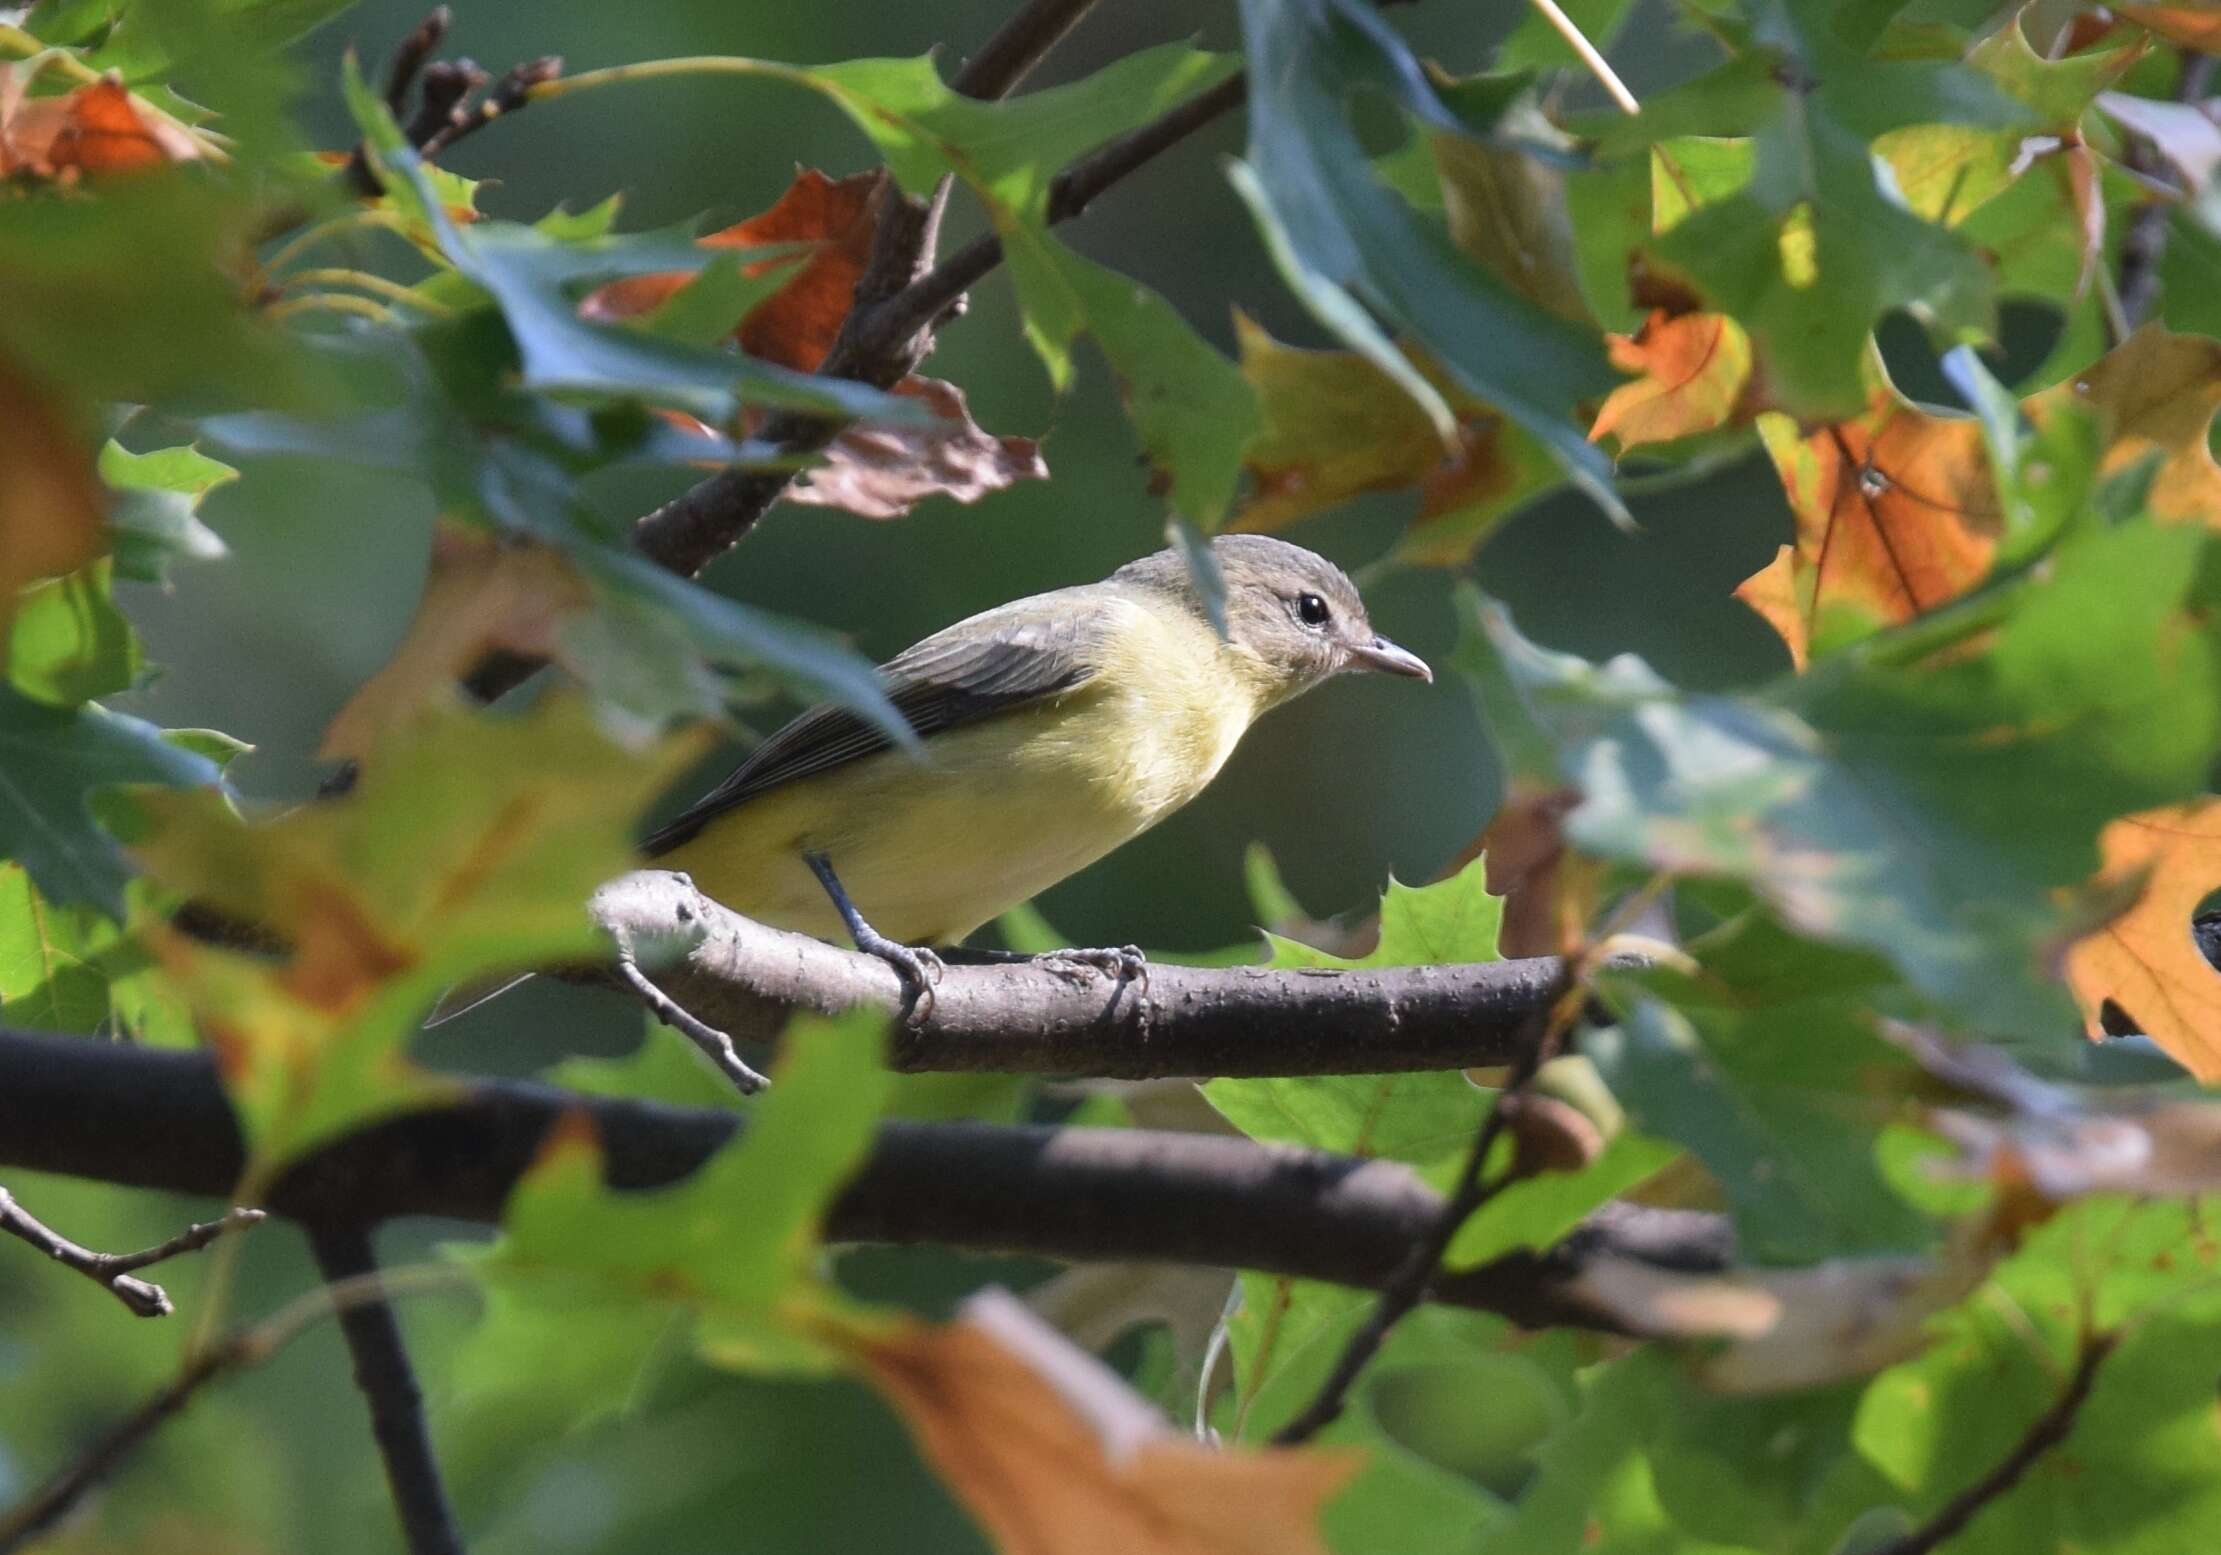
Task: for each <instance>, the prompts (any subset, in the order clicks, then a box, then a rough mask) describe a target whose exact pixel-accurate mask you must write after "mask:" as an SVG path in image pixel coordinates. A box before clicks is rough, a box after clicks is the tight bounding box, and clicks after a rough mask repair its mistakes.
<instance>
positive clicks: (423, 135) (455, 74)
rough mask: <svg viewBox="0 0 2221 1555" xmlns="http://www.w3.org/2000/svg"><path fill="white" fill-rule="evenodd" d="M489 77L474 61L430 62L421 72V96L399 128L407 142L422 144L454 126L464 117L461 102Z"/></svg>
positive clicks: (453, 128) (414, 144)
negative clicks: (414, 108)
mask: <svg viewBox="0 0 2221 1555" xmlns="http://www.w3.org/2000/svg"><path fill="white" fill-rule="evenodd" d="M490 79H492V78H491V77H489V76H488V75H487V74H486V72H485V71H484V70H483V69H481V68H479V65H478V63H477V61H475V60H469V59H443V60H439V61H437V62H436V63H434V64H433V65H432V66H431V67H430V68H428V69H427V70H426V71H425V72H424V95H423V96H422V97H421V98H420V99H419V100H418V102H417V105H416V112H415V113H414V114H412V115H411V116H410V117H409V119H408V120H407V121H406V127H405V128H404V129H403V130H402V133H403V134H404V135H406V136H407V137H408V139H409V144H410V145H412V146H422V145H424V144H426V143H427V142H428V141H430V140H431V138H432V137H433V136H435V135H438V134H440V133H441V132H442V131H448V130H455V129H457V128H458V127H459V126H460V125H461V124H462V122H463V120H464V118H465V114H464V112H463V104H464V103H465V102H466V101H468V100H469V97H470V94H471V93H473V92H475V91H477V90H478V89H479V88H480V87H482V86H484V85H485V84H486V83H487V81H488V80H490Z"/></svg>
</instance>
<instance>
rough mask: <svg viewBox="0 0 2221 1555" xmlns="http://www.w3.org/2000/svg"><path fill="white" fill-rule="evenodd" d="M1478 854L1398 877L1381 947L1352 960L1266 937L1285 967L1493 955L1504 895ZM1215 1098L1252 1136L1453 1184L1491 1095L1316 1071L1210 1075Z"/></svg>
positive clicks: (1466, 1085)
mask: <svg viewBox="0 0 2221 1555" xmlns="http://www.w3.org/2000/svg"><path fill="white" fill-rule="evenodd" d="M1487 880H1488V871H1487V867H1486V863H1485V861H1483V860H1478V859H1476V860H1475V861H1474V862H1472V863H1471V864H1468V865H1467V866H1466V867H1465V868H1464V869H1463V870H1461V871H1459V873H1458V874H1456V875H1455V876H1453V877H1451V878H1450V879H1448V880H1445V881H1443V882H1441V883H1440V884H1438V885H1431V886H1420V887H1412V886H1407V885H1404V884H1402V883H1401V882H1398V881H1394V880H1391V881H1390V882H1389V885H1388V891H1387V894H1386V895H1384V896H1383V897H1382V898H1381V904H1380V944H1379V945H1378V946H1377V947H1376V948H1375V949H1374V950H1373V952H1372V953H1371V954H1370V955H1368V956H1365V957H1364V958H1362V959H1361V960H1356V961H1350V960H1345V959H1343V958H1341V957H1338V956H1331V955H1328V954H1327V953H1326V952H1325V951H1321V950H1314V949H1313V948H1312V947H1310V946H1308V945H1303V944H1298V943H1297V942H1296V941H1294V940H1288V939H1281V938H1279V937H1278V936H1275V935H1268V936H1266V939H1267V943H1268V944H1269V945H1270V947H1271V949H1272V952H1273V954H1272V959H1271V961H1269V962H1268V963H1266V964H1267V965H1270V966H1278V967H1322V968H1325V967H1379V966H1437V965H1444V964H1448V963H1454V962H1466V961H1493V960H1495V959H1496V954H1497V952H1496V933H1497V926H1498V924H1499V923H1500V921H1501V920H1502V917H1503V909H1504V904H1503V899H1502V898H1501V897H1496V896H1491V895H1489V894H1488V887H1487ZM1203 1095H1204V1097H1205V1098H1206V1099H1207V1100H1208V1101H1209V1102H1210V1104H1211V1105H1212V1106H1213V1107H1215V1108H1217V1109H1218V1111H1219V1112H1220V1113H1221V1114H1222V1115H1223V1116H1224V1117H1225V1118H1226V1119H1227V1121H1228V1122H1230V1123H1232V1124H1233V1125H1234V1126H1235V1127H1236V1128H1238V1129H1240V1130H1241V1131H1242V1132H1243V1133H1245V1134H1247V1135H1249V1137H1250V1138H1252V1139H1261V1140H1267V1141H1272V1142H1276V1143H1285V1144H1300V1145H1308V1146H1310V1147H1311V1148H1313V1149H1316V1150H1331V1151H1336V1152H1338V1153H1340V1154H1344V1155H1356V1156H1367V1157H1382V1158H1386V1159H1389V1160H1396V1161H1404V1162H1407V1163H1408V1164H1410V1165H1412V1166H1415V1167H1417V1168H1419V1169H1420V1171H1421V1172H1422V1173H1424V1174H1426V1175H1428V1176H1430V1177H1431V1178H1433V1179H1435V1180H1436V1181H1437V1183H1438V1184H1440V1183H1442V1182H1444V1181H1446V1180H1447V1179H1448V1178H1449V1177H1450V1175H1451V1174H1452V1173H1454V1171H1455V1170H1456V1167H1457V1163H1458V1162H1459V1161H1460V1160H1462V1159H1463V1158H1464V1154H1465V1149H1466V1145H1467V1143H1468V1142H1469V1141H1470V1140H1471V1139H1472V1137H1473V1131H1474V1130H1475V1129H1476V1128H1478V1127H1479V1126H1480V1121H1481V1117H1482V1115H1483V1113H1484V1112H1485V1110H1486V1107H1487V1100H1486V1096H1487V1093H1486V1092H1484V1091H1482V1090H1480V1089H1478V1088H1477V1087H1475V1086H1474V1085H1472V1084H1471V1083H1470V1082H1468V1081H1467V1080H1466V1079H1465V1078H1464V1077H1463V1076H1462V1075H1459V1074H1445V1073H1433V1074H1392V1075H1314V1076H1303V1077H1300V1078H1282V1079H1263V1080H1212V1081H1210V1082H1209V1083H1207V1084H1206V1085H1205V1086H1204V1087H1203Z"/></svg>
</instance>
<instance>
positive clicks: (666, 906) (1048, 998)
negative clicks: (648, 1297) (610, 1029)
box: [568, 870, 1564, 1080]
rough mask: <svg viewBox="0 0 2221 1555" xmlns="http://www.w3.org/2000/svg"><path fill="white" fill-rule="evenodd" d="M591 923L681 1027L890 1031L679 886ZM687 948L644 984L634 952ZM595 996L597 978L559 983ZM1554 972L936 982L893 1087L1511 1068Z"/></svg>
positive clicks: (1444, 969) (888, 985)
mask: <svg viewBox="0 0 2221 1555" xmlns="http://www.w3.org/2000/svg"><path fill="white" fill-rule="evenodd" d="M594 914H595V918H596V920H597V921H598V922H600V923H601V924H602V926H603V927H604V928H605V929H607V930H609V931H610V933H611V935H612V937H613V938H614V939H615V940H616V941H617V942H618V943H619V944H620V945H626V946H630V947H633V948H634V949H635V950H636V951H638V953H639V954H640V958H641V964H642V965H643V967H645V968H646V969H647V971H648V972H649V974H650V975H651V976H652V977H653V978H654V980H655V982H656V984H657V985H658V986H659V987H661V988H662V989H663V990H664V992H666V993H667V994H669V995H670V996H671V998H672V999H673V1000H675V1001H676V1002H677V1003H678V1004H679V1005H680V1006H681V1007H683V1008H684V1009H685V1010H687V1011H688V1012H689V1013H691V1014H692V1015H694V1016H695V1017H696V1018H698V1019H700V1020H702V1021H705V1022H707V1023H708V1024H710V1025H712V1026H716V1027H721V1028H723V1029H724V1030H726V1031H730V1032H732V1033H734V1034H735V1035H743V1036H764V1035H768V1034H769V1033H770V1032H772V1031H774V1030H776V1029H777V1026H778V1024H779V1023H780V1022H782V1021H783V1020H784V1019H785V1017H786V1014H787V1012H789V1011H791V1010H794V1009H807V1010H814V1011H817V1012H819V1013H822V1014H839V1013H842V1012H844V1011H848V1010H853V1009H871V1010H877V1011H880V1012H881V1013H883V1014H886V1015H890V1016H892V1015H894V1014H895V1013H896V1012H897V1011H898V1010H900V1009H901V1007H902V985H901V982H900V981H899V980H898V979H897V978H896V976H895V973H894V970H893V969H892V968H891V967H889V966H888V965H887V963H885V962H884V961H881V960H878V959H877V958H876V957H872V956H867V955H862V954H860V953H858V952H856V951H852V950H843V949H841V948H839V947H838V946H834V945H828V944H826V943H824V942H823V941H821V940H814V939H811V938H809V937H807V936H805V935H801V934H790V933H788V932H786V931H784V930H781V929H774V928H769V927H766V926H765V925H763V924H760V923H757V922H755V921H754V920H753V919H749V918H743V917H741V916H740V915H739V914H738V913H734V912H731V911H729V910H727V909H726V908H724V907H721V906H719V905H718V904H717V903H716V902H714V901H712V900H710V899H709V898H708V897H706V896H703V895H702V894H701V893H700V892H699V891H697V890H695V889H694V887H693V886H692V885H691V884H690V883H689V882H688V881H687V879H686V877H685V876H684V875H677V874H671V873H668V872H666V871H661V870H642V871H639V872H637V873H635V874H630V875H626V876H623V877H621V878H620V879H618V880H614V881H612V882H610V884H609V885H607V886H605V887H603V888H602V890H601V891H600V892H599V893H597V894H596V896H595V899H594ZM687 945H691V947H692V948H691V950H689V951H687V952H686V953H685V954H684V956H683V958H682V959H679V960H676V961H672V962H667V963H665V964H664V965H663V967H662V968H661V969H660V970H659V969H658V968H657V966H656V964H655V963H656V958H655V957H654V955H653V954H652V953H651V952H650V951H649V950H648V949H647V948H646V947H653V946H664V947H667V948H675V947H679V946H687ZM568 975H571V976H574V977H577V978H579V979H582V980H586V981H594V982H606V981H611V980H612V978H611V974H610V973H609V972H608V971H607V970H605V969H600V968H596V969H591V970H585V969H582V970H580V971H578V972H575V973H571V974H568ZM1563 978H1564V968H1563V966H1562V964H1561V963H1560V962H1559V961H1558V960H1557V959H1556V958H1555V957H1536V958H1532V959H1529V960H1521V961H1498V962H1485V963H1477V964H1473V965H1467V966H1422V967H1393V968H1380V969H1369V970H1363V971H1323V970H1312V969H1302V970H1272V969H1267V968H1264V967H1231V968H1227V967H1213V968H1204V967H1181V966H1167V965H1162V964H1156V965H1152V966H1151V967H1150V968H1149V973H1148V977H1147V978H1146V980H1145V981H1126V982H1117V981H1113V980H1112V979H1111V978H1110V977H1108V976H1105V975H1101V974H1094V973H1081V974H1079V975H1073V974H1072V973H1071V972H1070V971H1069V970H1064V971H1060V970H1057V969H1053V968H1050V967H1046V966H1040V965H1031V964H1024V963H1020V964H1015V965H1002V966H964V965H952V966H950V967H949V968H948V970H947V972H946V973H945V974H944V975H943V976H942V979H941V981H940V982H939V983H938V984H937V985H936V986H935V989H934V998H933V1004H932V1008H931V1010H930V1012H929V1013H928V1014H927V1016H926V1017H925V1019H924V1020H923V1021H922V1022H920V1023H919V1024H917V1025H915V1026H906V1027H903V1028H901V1029H900V1031H899V1033H898V1036H897V1039H896V1045H895V1049H894V1052H893V1063H894V1066H895V1067H896V1068H898V1069H903V1070H908V1071H929V1070H984V1071H992V1072H995V1073H1004V1074H1067V1075H1093V1076H1101V1077H1105V1078H1113V1079H1125V1080H1145V1079H1158V1078H1163V1077H1166V1076H1183V1075H1233V1076H1253V1075H1306V1074H1386V1073H1390V1072H1394V1071H1399V1070H1419V1069H1466V1068H1474V1067H1481V1066H1490V1065H1496V1064H1504V1063H1509V1062H1511V1061H1512V1060H1513V1059H1514V1058H1516V1057H1517V1056H1518V1054H1519V1052H1520V1050H1521V1045H1522V1039H1523V1037H1525V1038H1530V1039H1531V1035H1532V1032H1531V1030H1530V1029H1529V1028H1527V1026H1526V1022H1527V1021H1528V1018H1529V1017H1530V1016H1532V1015H1533V1014H1535V1013H1536V1012H1537V1011H1538V1010H1541V1009H1545V1008H1547V1007H1548V1005H1549V1003H1550V1001H1551V1000H1552V998H1554V997H1555V996H1556V994H1557V992H1558V990H1559V988H1560V987H1561V985H1562V981H1563Z"/></svg>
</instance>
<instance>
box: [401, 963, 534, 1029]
mask: <svg viewBox="0 0 2221 1555" xmlns="http://www.w3.org/2000/svg"><path fill="white" fill-rule="evenodd" d="M532 975H533V974H532V973H530V972H520V973H518V974H517V975H516V976H514V977H488V978H481V979H479V980H478V981H477V982H475V983H457V984H456V985H455V986H454V987H452V988H450V989H448V990H447V992H445V993H443V994H441V995H440V1002H439V1003H437V1004H435V1005H433V1006H432V1013H431V1014H429V1015H427V1016H425V1017H424V1029H425V1030H426V1031H430V1030H431V1029H432V1028H433V1027H434V1026H444V1025H446V1024H447V1023H448V1022H449V1021H451V1020H453V1019H454V1018H455V1017H456V1016H458V1015H468V1014H469V1013H470V1012H471V1011H472V1010H475V1009H477V1008H478V1007H479V1006H480V1005H481V1004H484V1003H486V1002H487V1001H489V1000H492V999H498V998H500V997H501V996H502V995H503V994H505V993H507V992H508V991H509V990H510V989H512V988H514V987H516V986H517V985H518V984H519V983H524V982H530V981H531V980H532Z"/></svg>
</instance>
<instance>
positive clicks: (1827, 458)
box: [1735, 383, 1998, 667]
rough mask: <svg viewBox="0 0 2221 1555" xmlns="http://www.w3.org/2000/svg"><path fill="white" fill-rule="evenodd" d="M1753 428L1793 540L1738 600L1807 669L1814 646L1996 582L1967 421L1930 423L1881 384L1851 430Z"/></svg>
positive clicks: (1988, 497) (1982, 475)
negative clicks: (1786, 509)
mask: <svg viewBox="0 0 2221 1555" xmlns="http://www.w3.org/2000/svg"><path fill="white" fill-rule="evenodd" d="M1758 427H1759V435H1760V437H1761V438H1762V439H1763V440H1764V442H1765V444H1766V451H1767V452H1768V453H1770V454H1771V455H1773V459H1774V468H1775V470H1776V471H1777V472H1778V473H1779V474H1780V476H1781V482H1782V486H1783V488H1784V490H1785V491H1786V492H1787V494H1788V497H1789V506H1790V510H1791V511H1792V512H1793V513H1794V514H1795V517H1796V524H1797V540H1796V543H1795V545H1793V546H1785V547H1783V548H1782V551H1781V553H1780V555H1778V556H1776V557H1775V559H1774V560H1773V562H1772V563H1770V564H1769V565H1768V566H1766V567H1765V568H1764V569H1762V570H1761V571H1759V572H1758V573H1756V574H1754V575H1753V576H1751V577H1750V578H1748V579H1746V580H1744V582H1743V584H1742V585H1741V586H1740V587H1739V588H1737V589H1736V591H1735V593H1736V597H1737V598H1738V599H1741V600H1742V601H1743V602H1744V603H1745V604H1747V605H1749V606H1750V607H1751V608H1752V609H1754V610H1756V611H1757V612H1758V613H1759V614H1760V615H1762V616H1764V617H1765V618H1766V620H1767V622H1768V624H1770V625H1771V626H1773V628H1774V629H1775V630H1776V631H1778V632H1780V633H1781V636H1782V640H1783V641H1784V642H1786V643H1787V644H1788V645H1789V652H1790V656H1791V657H1792V658H1794V659H1795V660H1796V662H1797V664H1798V665H1799V666H1800V667H1802V666H1803V664H1804V663H1805V661H1806V658H1807V657H1808V656H1809V654H1810V653H1811V651H1812V647H1813V643H1814V641H1815V639H1816V638H1818V639H1825V638H1827V637H1829V636H1831V635H1834V634H1836V633H1837V632H1838V631H1839V630H1841V629H1843V628H1848V630H1849V633H1850V634H1856V633H1861V632H1865V631H1871V630H1873V629H1875V628H1876V627H1880V626H1887V625H1890V624H1892V623H1895V622H1898V621H1905V620H1909V619H1910V618H1912V617H1913V616H1916V615H1918V614H1920V612H1922V611H1923V610H1927V609H1929V608H1931V607H1932V606H1935V605H1938V604H1941V603H1942V602H1944V601H1945V600H1947V599H1951V598H1954V597H1955V596H1957V595H1959V594H1962V593H1964V592H1966V590H1968V589H1969V588H1972V587H1973V586H1974V585H1975V584H1976V583H1978V582H1979V581H1981V579H1982V577H1983V575H1984V574H1985V573H1987V572H1988V571H1989V566H1990V558H1991V556H1992V555H1993V554H1994V553H1995V551H1996V549H1997V535H1998V510H1997V493H1996V489H1995V487H1994V486H1993V484H1992V482H1991V479H1990V467H1989V459H1988V456H1987V455H1986V454H1985V453H1984V452H1983V448H1982V433H1981V428H1980V426H1979V425H1978V424H1977V423H1976V422H1975V421H1974V420H1973V419H1972V418H1971V417H1964V416H1961V417H1954V418H1950V419H1945V418H1942V417H1937V416H1930V415H1928V414H1927V413H1925V412H1924V411H1922V410H1920V409H1918V408H1917V407H1916V406H1914V405H1913V404H1912V402H1911V401H1909V400H1906V399H1903V398H1901V397H1900V396H1899V395H1898V393H1897V391H1896V390H1895V389H1893V388H1891V387H1890V386H1888V385H1887V384H1886V383H1885V384H1882V385H1880V386H1878V387H1877V388H1876V389H1875V390H1874V391H1873V394H1872V397H1871V399H1870V401H1869V409H1868V410H1867V412H1866V414H1865V415H1863V416H1860V417H1859V418H1858V419H1857V420H1855V421H1841V422H1836V423H1833V424H1831V425H1828V426H1823V427H1821V428H1820V429H1819V430H1817V431H1815V432H1813V433H1811V434H1810V435H1803V434H1800V433H1799V431H1798V429H1797V427H1796V425H1795V423H1793V422H1792V421H1790V419H1789V418H1788V417H1787V416H1784V415H1781V414H1779V413H1776V412H1769V413H1768V414H1766V415H1763V416H1761V417H1759V421H1758ZM1831 617H1833V618H1835V619H1834V620H1833V621H1831V619H1830V618H1831Z"/></svg>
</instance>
